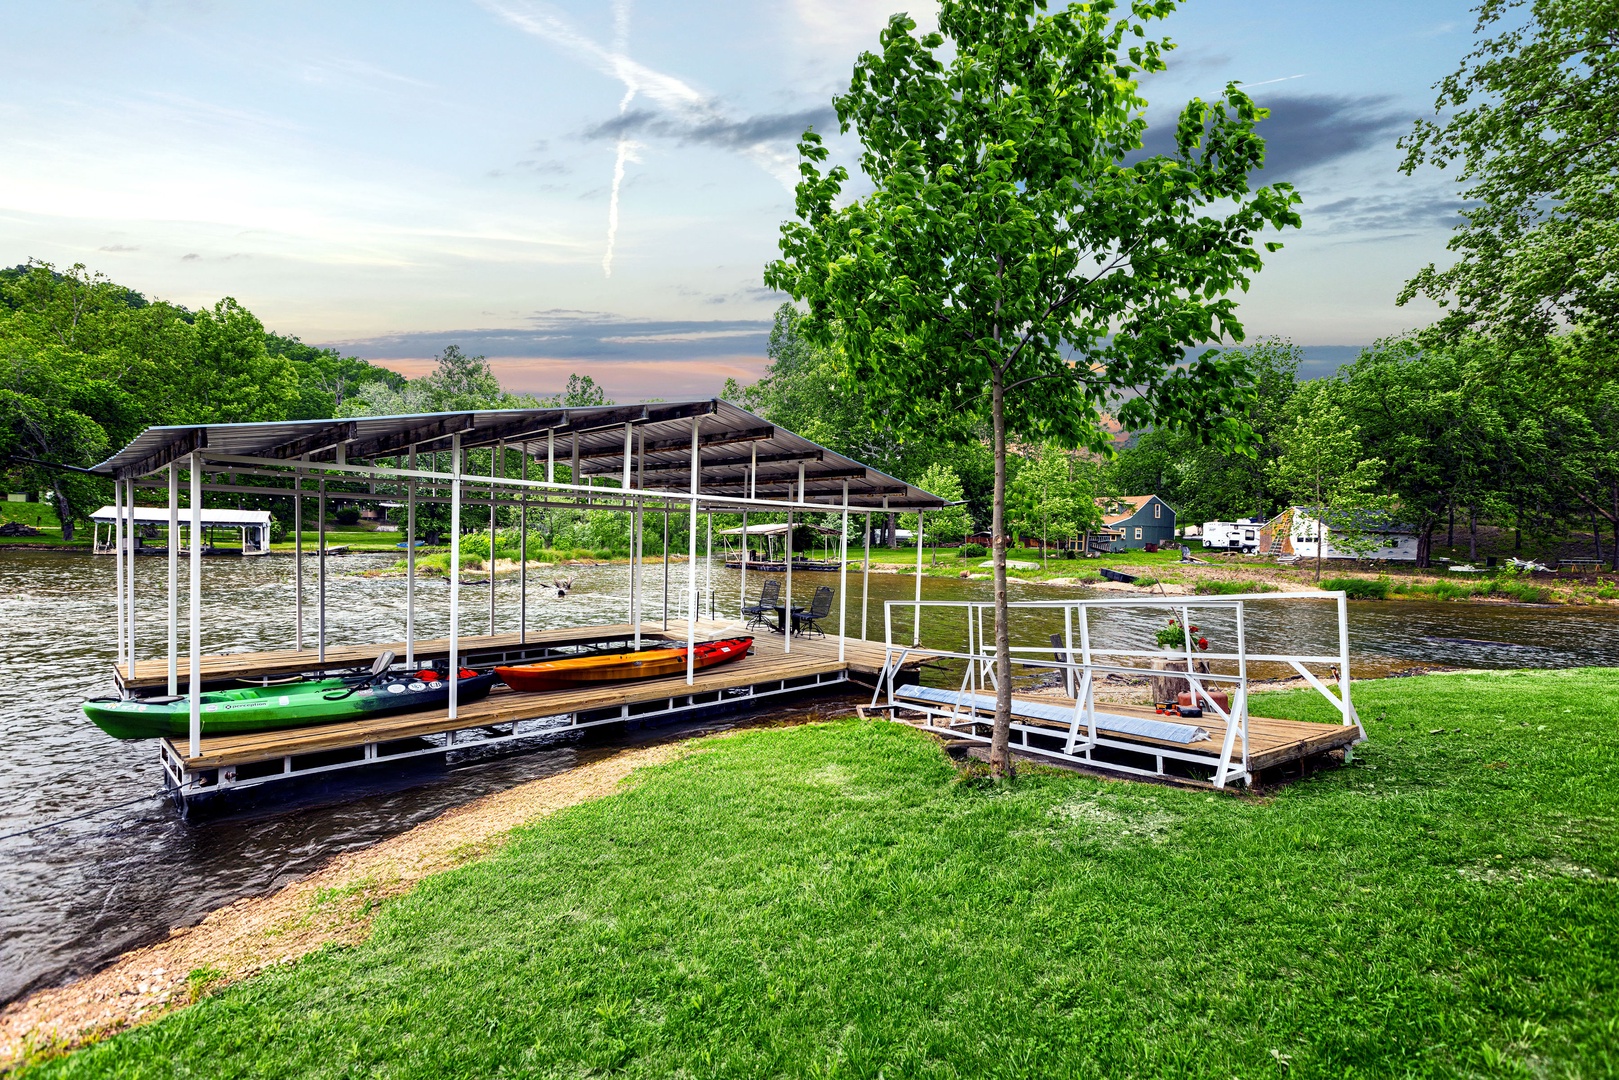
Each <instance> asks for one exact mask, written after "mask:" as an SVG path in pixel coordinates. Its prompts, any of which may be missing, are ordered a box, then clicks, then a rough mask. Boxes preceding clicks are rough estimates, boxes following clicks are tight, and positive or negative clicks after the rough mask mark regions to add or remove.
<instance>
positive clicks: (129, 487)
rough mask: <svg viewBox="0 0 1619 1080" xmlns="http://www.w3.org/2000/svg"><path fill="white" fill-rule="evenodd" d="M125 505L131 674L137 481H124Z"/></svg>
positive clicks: (132, 662)
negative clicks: (127, 545)
mask: <svg viewBox="0 0 1619 1080" xmlns="http://www.w3.org/2000/svg"><path fill="white" fill-rule="evenodd" d="M124 507H125V509H127V510H128V511H129V574H128V576H127V577H126V578H125V582H126V584H127V585H128V586H129V604H128V608H127V610H128V612H129V674H130V675H131V676H133V675H134V674H135V481H134V480H133V479H131V480H125V481H124Z"/></svg>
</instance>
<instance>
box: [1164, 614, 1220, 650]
mask: <svg viewBox="0 0 1619 1080" xmlns="http://www.w3.org/2000/svg"><path fill="white" fill-rule="evenodd" d="M1190 633H1191V638H1192V650H1193V651H1194V652H1207V651H1208V648H1209V639H1208V638H1206V637H1203V636H1201V635H1200V634H1199V632H1198V629H1197V627H1196V626H1193V627H1191V630H1190ZM1186 637H1187V631H1186V630H1183V629H1181V621H1180V620H1179V619H1176V618H1171V619H1170V620H1169V624H1168V625H1167V626H1165V627H1163V628H1162V629H1160V630H1159V631H1158V647H1159V648H1160V649H1165V650H1167V651H1169V652H1172V653H1183V652H1185V651H1186Z"/></svg>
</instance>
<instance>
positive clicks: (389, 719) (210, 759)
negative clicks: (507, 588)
mask: <svg viewBox="0 0 1619 1080" xmlns="http://www.w3.org/2000/svg"><path fill="white" fill-rule="evenodd" d="M721 629H727V627H726V625H725V624H709V625H707V626H700V627H699V631H700V632H703V631H705V630H706V631H715V630H721ZM729 629H734V627H731V628H729ZM671 635H672V631H671ZM514 636H515V635H514ZM529 637H530V641H532V640H533V637H534V636H533V635H532V634H531V635H530V636H529ZM850 644H851V646H852V645H853V644H854V643H850ZM861 644H862V645H864V646H865V650H866V652H867V653H869V651H870V643H861ZM780 645H781V639H780V638H779V637H768V636H767V637H764V638H762V639H761V640H760V641H759V642H758V644H756V645H755V650H754V653H753V655H751V656H748V657H745V658H744V659H742V660H739V661H737V662H735V663H732V664H726V665H724V666H722V667H719V668H715V669H712V670H710V671H708V672H698V673H697V675H696V678H695V680H694V682H693V683H692V685H691V686H687V685H686V679H685V676H683V675H677V676H673V677H671V678H666V679H649V680H646V681H644V682H630V683H614V684H610V685H607V686H601V687H584V688H579V689H575V690H559V691H547V692H544V693H531V694H524V693H518V692H516V691H512V690H509V689H506V688H505V687H497V688H496V689H495V690H494V691H492V692H491V693H490V695H489V697H487V698H485V699H484V700H483V701H477V702H471V703H469V704H467V705H464V706H462V707H460V708H459V709H458V713H459V715H457V716H456V718H455V719H454V720H451V719H450V717H449V713H448V710H447V709H433V710H425V711H422V712H412V713H398V714H394V715H391V716H378V717H370V718H366V719H361V720H353V721H347V722H341V723H336V724H321V725H315V726H310V727H301V728H284V729H281V730H278V731H260V732H249V733H245V734H238V735H216V736H205V737H204V738H203V740H202V753H201V754H199V755H198V756H197V757H195V758H192V757H189V756H187V755H186V753H185V750H186V749H188V747H187V746H186V741H185V740H184V739H171V740H169V743H170V746H171V747H173V749H174V751H175V754H176V756H177V757H181V758H184V759H185V762H186V765H187V767H188V768H193V769H211V768H217V767H220V766H224V765H243V764H248V763H251V762H258V761H268V760H273V759H275V758H279V757H285V756H287V755H303V754H312V753H318V752H321V751H325V750H342V749H348V748H352V747H356V746H363V745H365V744H366V743H372V742H387V741H392V740H395V739H409V738H419V737H421V736H424V735H435V734H439V733H442V732H445V731H453V730H457V729H460V728H469V727H479V726H484V725H495V724H506V723H511V722H513V721H518V720H529V719H536V718H539V717H546V716H556V715H561V714H566V713H574V712H590V711H593V710H596V709H604V708H615V707H618V706H622V705H637V704H642V703H644V702H651V701H659V700H663V699H667V698H671V697H674V698H680V697H685V696H687V695H691V694H696V695H704V694H713V693H716V692H718V691H724V690H729V689H733V688H738V687H744V686H751V685H755V684H759V683H768V682H774V681H777V680H783V679H799V678H806V677H813V676H816V675H830V674H836V673H838V672H840V671H846V670H852V669H853V668H854V664H853V663H851V660H850V659H849V658H848V657H851V656H852V654H853V653H854V652H855V651H856V650H854V649H853V648H852V647H851V648H846V659H845V661H843V662H841V663H840V662H839V661H838V658H837V640H836V639H835V638H825V639H820V638H817V639H795V640H794V642H793V651H792V652H791V653H787V654H783V653H782V652H780V651H779V648H780ZM875 652H876V656H875V660H872V658H871V657H870V656H869V655H867V656H865V657H864V659H865V660H867V661H868V662H871V663H872V670H873V671H874V670H875V669H876V666H878V665H880V664H881V662H882V649H881V647H878V648H877V649H876V650H875ZM328 655H330V650H328Z"/></svg>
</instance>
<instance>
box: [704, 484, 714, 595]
mask: <svg viewBox="0 0 1619 1080" xmlns="http://www.w3.org/2000/svg"><path fill="white" fill-rule="evenodd" d="M705 516H706V517H707V518H708V539H707V540H705V541H704V542H703V591H704V592H706V593H708V617H709V618H710V619H712V618H713V617H714V511H712V510H710V511H709V512H708V513H707V514H706V515H705Z"/></svg>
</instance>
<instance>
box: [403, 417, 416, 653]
mask: <svg viewBox="0 0 1619 1080" xmlns="http://www.w3.org/2000/svg"><path fill="white" fill-rule="evenodd" d="M409 461H410V471H411V472H415V471H416V444H415V443H411V444H410V458H409ZM415 664H416V481H415V480H414V479H412V480H407V481H405V665H406V666H407V667H414V666H415Z"/></svg>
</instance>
